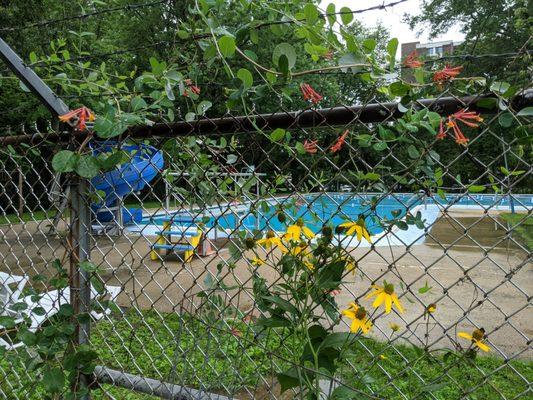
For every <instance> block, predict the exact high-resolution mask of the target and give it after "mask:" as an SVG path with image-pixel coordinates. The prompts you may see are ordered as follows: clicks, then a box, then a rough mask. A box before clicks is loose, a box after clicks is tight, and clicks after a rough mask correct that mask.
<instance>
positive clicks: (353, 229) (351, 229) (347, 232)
mask: <svg viewBox="0 0 533 400" xmlns="http://www.w3.org/2000/svg"><path fill="white" fill-rule="evenodd" d="M356 229H357V226H355V225H352V226H351V227H350V228H349V229H348V230H347V231H346V235H347V236H352V235H353V234H354V232H355V231H356Z"/></svg>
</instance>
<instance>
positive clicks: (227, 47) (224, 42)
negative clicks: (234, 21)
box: [218, 36, 237, 57]
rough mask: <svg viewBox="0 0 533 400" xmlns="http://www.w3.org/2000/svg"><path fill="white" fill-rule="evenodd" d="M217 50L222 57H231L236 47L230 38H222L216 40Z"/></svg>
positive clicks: (233, 40)
mask: <svg viewBox="0 0 533 400" xmlns="http://www.w3.org/2000/svg"><path fill="white" fill-rule="evenodd" d="M218 48H219V49H220V53H221V54H222V55H223V56H224V57H231V56H232V55H233V54H235V50H236V49H237V45H236V44H235V39H234V38H232V37H231V36H222V37H221V38H220V39H218Z"/></svg>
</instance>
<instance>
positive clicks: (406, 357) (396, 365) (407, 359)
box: [342, 339, 533, 400]
mask: <svg viewBox="0 0 533 400" xmlns="http://www.w3.org/2000/svg"><path fill="white" fill-rule="evenodd" d="M351 353H352V354H351V355H350V356H349V357H348V359H349V360H350V364H351V365H353V366H354V367H349V368H348V367H344V368H343V373H342V375H343V377H344V381H345V382H346V383H347V384H348V383H349V384H350V385H351V386H352V387H355V388H358V389H360V390H362V391H363V392H364V393H368V394H369V395H370V394H373V395H377V396H378V397H379V398H383V399H403V398H404V397H403V396H402V395H401V393H403V395H404V396H406V397H407V398H408V399H415V398H416V399H424V400H425V399H438V400H452V399H469V400H489V399H502V398H505V399H514V398H520V396H521V395H522V396H523V398H524V399H525V398H528V395H527V394H524V393H525V392H527V391H528V389H529V387H528V383H527V382H525V381H524V380H523V379H522V378H521V377H520V375H518V374H517V372H515V370H516V371H518V372H519V373H520V374H521V375H522V376H524V377H525V378H526V379H527V380H528V381H529V382H531V380H532V379H533V363H532V362H531V361H511V362H509V363H507V364H506V363H505V362H504V361H503V360H501V359H499V358H496V357H491V356H488V357H487V356H483V357H479V356H478V357H476V358H475V359H470V358H468V357H464V356H459V357H449V356H445V355H444V354H442V352H441V354H440V355H435V354H433V355H430V354H428V353H427V352H425V351H424V350H423V349H421V348H416V347H413V346H404V345H394V347H392V346H390V345H387V344H386V343H381V342H377V341H375V340H372V339H362V340H360V341H359V342H357V343H356V345H355V346H354V348H353V349H351ZM372 354H373V355H374V356H373V355H372ZM455 354H457V353H455ZM381 356H383V357H381ZM500 393H501V394H502V395H503V397H502V396H501V395H500ZM358 398H361V399H365V398H366V397H365V396H364V395H361V396H360V397H358Z"/></svg>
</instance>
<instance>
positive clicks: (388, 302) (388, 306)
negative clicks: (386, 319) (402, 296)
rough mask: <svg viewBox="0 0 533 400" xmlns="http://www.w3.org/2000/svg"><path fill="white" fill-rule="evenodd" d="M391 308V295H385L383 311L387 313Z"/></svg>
mask: <svg viewBox="0 0 533 400" xmlns="http://www.w3.org/2000/svg"><path fill="white" fill-rule="evenodd" d="M391 310H392V296H390V295H389V296H385V312H386V313H387V314H388V313H390V312H391Z"/></svg>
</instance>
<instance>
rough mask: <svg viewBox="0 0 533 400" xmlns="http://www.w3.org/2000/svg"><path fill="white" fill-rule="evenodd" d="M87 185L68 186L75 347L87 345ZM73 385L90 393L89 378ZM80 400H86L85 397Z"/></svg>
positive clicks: (79, 180) (77, 179) (77, 180)
mask: <svg viewBox="0 0 533 400" xmlns="http://www.w3.org/2000/svg"><path fill="white" fill-rule="evenodd" d="M88 195H89V184H88V182H87V180H86V179H84V178H80V177H77V176H76V177H72V180H71V183H70V227H69V241H70V247H71V248H70V271H69V272H70V279H69V286H70V301H71V304H72V307H73V310H74V315H75V316H77V315H80V314H84V315H85V316H86V318H83V319H82V321H84V322H81V321H79V320H78V321H79V322H77V329H76V336H75V339H74V345H75V346H76V347H77V346H80V345H83V344H88V343H89V341H90V319H89V318H88V317H89V315H90V311H91V282H90V279H91V277H90V273H89V272H86V271H83V270H81V269H80V263H81V262H83V261H86V260H90V256H91V209H90V207H89V205H88V204H89V203H88ZM78 378H79V379H78V381H77V382H75V386H76V387H75V388H73V389H74V390H76V391H79V390H84V389H87V391H88V390H89V383H90V380H89V379H90V377H89V376H87V375H84V374H80V376H79V377H78ZM81 399H82V400H89V399H90V395H89V394H87V395H84V396H82V397H81Z"/></svg>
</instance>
